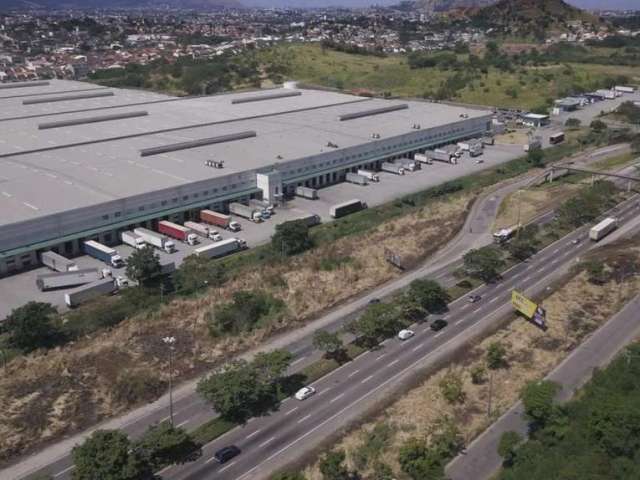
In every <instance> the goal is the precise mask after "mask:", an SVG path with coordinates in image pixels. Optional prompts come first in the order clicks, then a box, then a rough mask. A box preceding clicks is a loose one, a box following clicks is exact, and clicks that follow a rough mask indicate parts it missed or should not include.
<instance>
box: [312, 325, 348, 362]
mask: <svg viewBox="0 0 640 480" xmlns="http://www.w3.org/2000/svg"><path fill="white" fill-rule="evenodd" d="M313 346H314V348H316V349H318V350H321V351H323V352H324V353H325V355H326V356H327V357H329V358H335V359H336V360H338V359H343V358H344V357H345V356H346V355H345V354H346V352H345V348H344V343H343V342H342V339H341V338H340V334H339V333H338V332H335V333H330V332H327V331H326V330H316V332H315V333H314V334H313Z"/></svg>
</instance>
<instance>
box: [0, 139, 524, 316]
mask: <svg viewBox="0 0 640 480" xmlns="http://www.w3.org/2000/svg"><path fill="white" fill-rule="evenodd" d="M522 154H523V151H522V146H521V145H494V146H488V147H486V148H485V153H484V154H483V155H482V156H480V157H476V158H470V157H469V156H468V154H465V156H463V157H462V158H461V159H460V160H459V162H458V164H457V165H451V164H447V163H439V162H434V163H433V165H424V164H423V165H422V169H421V170H417V171H415V172H407V173H406V174H405V175H394V174H392V173H387V172H380V173H379V176H380V182H379V183H370V184H369V185H366V186H360V185H354V184H351V183H340V184H337V185H332V186H330V187H326V188H323V189H321V190H319V197H320V198H319V199H318V200H307V199H303V198H294V199H293V200H290V201H288V202H286V204H285V205H283V206H281V207H278V208H277V209H276V212H275V214H274V215H273V216H272V217H271V218H270V219H269V220H266V221H265V222H263V223H259V224H256V223H253V222H251V221H249V220H245V219H242V218H238V217H234V220H236V221H238V222H239V223H240V224H241V226H242V231H241V232H237V233H233V232H228V231H224V230H219V232H220V233H221V235H222V236H223V238H225V239H226V238H231V237H239V238H242V239H244V240H245V241H246V242H247V244H248V246H249V247H254V246H256V245H260V244H263V243H266V242H268V241H269V239H270V238H271V236H272V235H273V232H274V231H275V226H276V225H277V224H279V223H284V222H286V221H288V220H293V219H296V218H299V217H301V216H303V215H305V214H308V213H314V214H317V215H319V216H320V217H321V219H322V221H323V222H326V221H330V220H331V217H330V216H329V209H330V208H331V206H332V205H335V204H338V203H341V202H344V201H347V200H351V199H354V198H357V199H360V200H363V201H364V202H366V203H367V204H368V205H369V206H370V207H372V206H375V205H380V204H382V203H386V202H389V201H391V200H393V199H395V198H398V197H401V196H403V195H406V194H409V193H414V192H419V191H421V190H425V189H427V188H429V187H433V186H436V185H439V184H441V183H444V182H446V181H449V180H453V179H455V178H458V177H462V176H465V175H469V174H471V173H473V172H478V171H481V170H483V169H486V168H490V167H493V166H496V165H498V164H500V163H504V162H507V161H509V160H512V159H514V158H517V157H519V156H521V155H522ZM200 240H201V243H200V244H199V245H196V246H189V245H186V244H184V243H182V242H179V241H175V242H174V243H175V244H176V248H177V252H175V253H173V254H167V253H164V252H159V255H160V258H161V261H162V262H163V263H165V262H175V264H176V266H178V265H180V264H181V263H182V261H183V260H184V258H186V257H187V256H189V255H191V254H192V253H193V251H194V249H196V248H198V247H201V246H203V245H207V244H209V243H212V242H211V241H210V240H205V239H200ZM116 249H117V250H118V252H119V253H120V255H121V256H122V257H123V258H126V257H128V256H129V255H130V254H131V252H132V250H133V249H132V248H131V247H129V246H128V245H120V246H118V247H116ZM74 261H75V262H76V263H77V265H78V267H79V268H92V267H97V268H106V267H105V265H104V264H103V263H102V262H100V261H98V260H96V259H94V258H91V257H87V256H83V257H78V258H75V259H74ZM49 272H50V270H49V269H47V268H45V267H42V268H37V269H34V270H31V271H28V272H24V273H20V274H17V275H13V276H10V277H6V278H2V279H0V319H2V318H4V317H6V316H7V315H8V314H9V313H10V312H11V310H12V309H13V308H16V307H19V306H21V305H23V304H25V303H27V302H29V301H32V300H35V301H40V302H48V303H51V304H52V305H55V306H57V307H59V308H60V309H61V310H62V309H64V308H65V304H64V293H65V290H56V291H50V292H41V291H39V290H38V288H37V287H36V278H37V276H38V275H41V274H43V273H49ZM113 275H114V276H120V275H121V276H124V269H118V270H113ZM67 291H68V290H67Z"/></svg>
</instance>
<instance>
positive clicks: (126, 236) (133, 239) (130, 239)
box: [120, 230, 147, 250]
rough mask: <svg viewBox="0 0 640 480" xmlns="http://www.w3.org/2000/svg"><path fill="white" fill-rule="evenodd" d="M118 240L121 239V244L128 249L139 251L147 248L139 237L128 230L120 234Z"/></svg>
mask: <svg viewBox="0 0 640 480" xmlns="http://www.w3.org/2000/svg"><path fill="white" fill-rule="evenodd" d="M120 238H121V239H122V243H124V244H125V245H129V246H130V247H133V248H135V249H136V250H140V249H142V248H144V247H146V246H147V244H146V243H144V240H143V238H142V237H141V236H140V235H136V234H135V233H134V232H132V231H130V230H129V231H126V232H122V234H121V235H120Z"/></svg>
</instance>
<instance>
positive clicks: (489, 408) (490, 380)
mask: <svg viewBox="0 0 640 480" xmlns="http://www.w3.org/2000/svg"><path fill="white" fill-rule="evenodd" d="M492 400H493V370H491V369H489V402H488V404H487V417H489V418H491V402H492Z"/></svg>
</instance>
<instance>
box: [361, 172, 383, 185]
mask: <svg viewBox="0 0 640 480" xmlns="http://www.w3.org/2000/svg"><path fill="white" fill-rule="evenodd" d="M357 173H358V175H360V176H361V177H365V178H366V179H368V180H369V181H370V182H379V181H380V177H379V176H378V174H377V173H376V172H372V171H370V170H358V172H357Z"/></svg>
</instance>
